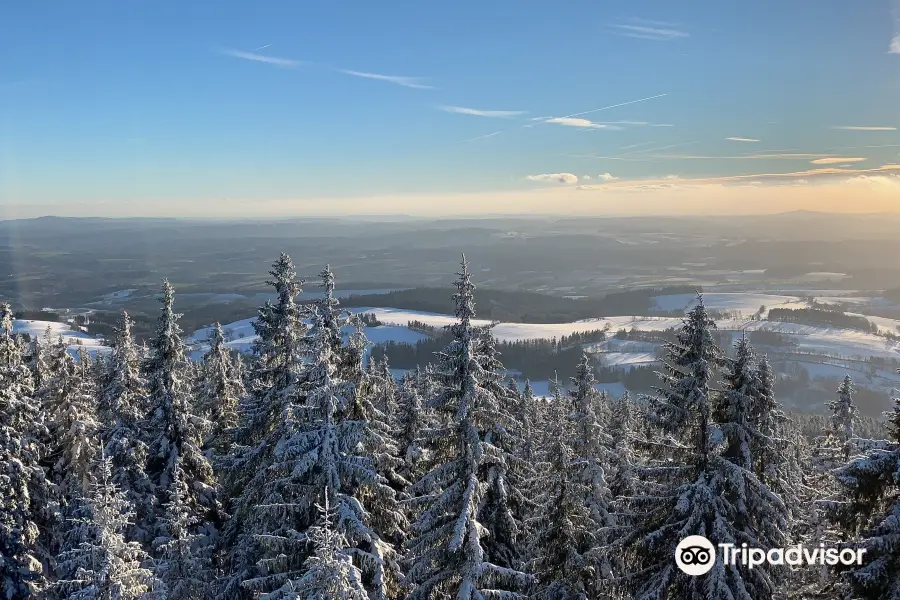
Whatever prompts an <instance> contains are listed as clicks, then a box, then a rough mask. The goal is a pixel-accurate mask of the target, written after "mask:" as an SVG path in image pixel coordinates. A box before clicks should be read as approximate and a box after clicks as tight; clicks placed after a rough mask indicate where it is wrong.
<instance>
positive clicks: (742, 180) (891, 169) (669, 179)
mask: <svg viewBox="0 0 900 600" xmlns="http://www.w3.org/2000/svg"><path fill="white" fill-rule="evenodd" d="M897 174H900V164H897V165H883V166H881V167H874V168H871V169H858V170H853V169H842V168H836V167H821V168H817V169H809V170H806V171H795V172H791V173H757V174H753V175H723V176H719V177H699V178H681V177H678V176H677V175H668V176H666V177H662V178H657V179H636V180H624V181H619V182H616V183H610V184H608V185H585V186H581V189H583V190H596V191H609V190H647V189H661V188H663V187H667V186H668V187H678V188H693V187H697V186H712V185H716V186H734V185H748V184H749V183H753V184H754V185H755V184H756V182H764V183H765V184H769V185H776V186H785V185H787V186H794V185H796V184H797V182H798V181H801V180H803V181H806V182H807V184H810V182H814V181H815V182H816V183H819V182H826V183H827V182H829V181H831V182H833V181H835V180H841V181H844V182H847V183H849V182H851V179H852V182H854V183H863V182H866V183H870V184H877V185H879V187H880V188H884V187H885V186H893V185H896V183H895V182H898V181H900V178H898V177H896V175H897ZM848 177H850V178H851V179H847V178H848ZM860 177H863V178H862V179H861V178H860ZM892 189H893V188H892Z"/></svg>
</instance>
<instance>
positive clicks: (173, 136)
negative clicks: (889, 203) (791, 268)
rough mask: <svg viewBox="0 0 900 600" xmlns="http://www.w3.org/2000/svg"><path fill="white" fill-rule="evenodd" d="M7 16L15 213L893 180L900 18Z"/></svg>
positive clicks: (836, 9)
mask: <svg viewBox="0 0 900 600" xmlns="http://www.w3.org/2000/svg"><path fill="white" fill-rule="evenodd" d="M0 23H3V25H0V27H2V35H0V205H2V206H4V207H6V209H7V211H9V210H12V209H10V207H18V208H17V210H18V211H19V212H22V211H23V210H25V208H23V207H29V206H31V207H44V206H55V207H57V208H58V209H59V210H62V211H65V210H67V207H68V210H70V211H75V210H76V208H77V207H86V206H94V208H93V209H91V210H93V211H94V212H96V211H97V210H98V209H97V208H96V207H97V206H100V205H101V204H102V205H103V206H106V207H108V208H109V207H111V206H115V207H116V211H117V214H118V213H122V214H126V213H129V211H131V212H134V213H135V214H139V213H141V211H145V212H146V210H147V206H146V205H147V204H148V203H154V204H156V205H157V206H164V205H165V206H168V207H169V208H167V209H166V210H170V211H172V212H178V209H179V207H182V208H183V204H184V203H185V202H193V203H196V204H198V205H200V206H205V207H209V206H211V205H214V204H215V203H216V202H232V203H235V202H241V203H243V204H242V206H243V207H244V208H242V209H241V210H243V211H244V212H246V213H247V214H254V206H262V204H263V203H266V202H271V201H275V200H277V201H279V202H282V204H281V205H282V206H283V205H284V204H283V203H284V202H286V201H288V200H290V199H295V200H297V201H298V202H299V201H305V202H306V203H307V204H306V205H305V206H309V202H311V201H312V200H313V199H315V200H317V201H318V202H319V204H320V205H321V204H329V205H333V210H332V212H335V213H342V212H351V211H359V210H365V207H366V206H367V204H366V202H364V199H366V198H371V199H372V201H371V202H370V203H369V204H370V205H371V207H372V208H371V210H368V211H367V212H390V211H391V210H393V209H392V207H391V206H390V202H389V201H387V202H386V201H385V198H393V197H403V198H407V201H406V204H404V206H406V205H409V204H410V202H411V201H409V200H408V198H409V197H411V196H416V197H421V198H423V200H422V202H426V203H427V202H431V203H432V204H434V203H437V202H438V200H436V199H437V198H444V199H445V201H446V199H447V198H451V197H454V196H452V195H453V194H462V195H467V194H468V195H471V194H475V195H479V194H480V195H482V196H480V197H481V198H482V200H484V199H487V198H489V195H490V194H492V193H495V194H508V193H510V192H518V191H521V192H523V193H530V192H532V191H534V190H535V189H538V188H541V189H543V188H545V187H553V188H566V190H567V192H566V193H570V194H571V193H574V192H573V191H572V190H575V189H577V188H582V191H585V190H586V189H587V188H592V187H593V188H598V187H600V186H602V185H607V186H611V188H612V187H615V186H619V187H628V186H630V187H636V186H641V187H642V188H644V189H645V191H646V192H647V193H649V192H650V191H651V190H650V185H651V184H648V182H654V181H655V182H659V181H669V182H672V181H692V182H695V183H696V184H697V185H700V184H710V185H712V184H715V185H720V184H722V183H723V182H725V183H727V185H732V184H733V183H734V182H735V181H738V182H754V183H755V182H756V181H757V178H756V176H757V175H758V176H759V178H758V179H759V180H760V181H765V182H768V181H769V180H770V179H771V180H774V181H777V182H783V181H784V179H783V178H777V177H775V178H770V177H769V176H773V175H774V176H777V175H780V174H788V173H794V174H797V175H795V176H793V177H791V178H789V179H790V181H791V183H794V182H795V181H800V180H802V181H804V182H818V181H820V180H821V181H824V180H826V179H827V180H828V182H829V185H836V184H835V180H836V179H840V181H844V180H845V179H847V178H851V177H852V178H856V177H866V178H871V177H876V178H882V179H879V180H878V181H879V183H878V184H873V186H874V187H877V188H878V189H879V190H880V192H881V193H884V192H885V190H884V189H882V188H884V187H887V188H890V187H891V186H890V184H894V185H896V184H897V181H898V180H897V179H896V178H895V177H894V176H895V175H896V174H897V173H900V170H898V169H893V166H895V165H897V164H898V163H900V157H898V152H900V133H898V131H897V128H898V127H900V109H898V108H897V107H900V5H898V4H897V3H894V4H892V3H891V2H890V1H882V0H872V1H871V2H869V1H866V2H859V1H853V0H791V1H789V2H785V1H784V0H761V1H757V2H747V3H740V4H738V3H732V2H719V1H703V2H700V1H693V2H672V1H671V0H667V1H640V2H635V1H633V0H632V1H606V2H591V1H578V2H561V3H547V2H536V1H527V2H521V0H519V1H508V0H499V1H494V2H469V1H464V2H455V3H432V2H421V1H418V2H407V1H402V2H382V3H372V2H359V1H353V2H331V3H325V2H319V3H307V2H295V1H286V0H279V1H256V2H247V1H235V0H217V1H215V2H213V1H207V0H191V1H190V2H184V1H183V0H182V1H172V0H157V1H152V2H151V1H149V0H142V1H137V0H105V1H97V0H84V1H81V2H8V3H5V4H4V6H3V7H2V8H0ZM615 105H621V106H615ZM611 106H612V107H613V108H608V109H606V110H597V109H602V108H605V107H611ZM589 111H590V112H589ZM581 113H584V114H581ZM728 138H734V139H728ZM749 140H757V141H749ZM822 170H827V172H822V173H820V172H817V171H822ZM835 170H838V171H840V172H839V173H832V172H831V171H835ZM601 176H602V177H601ZM735 176H739V177H742V176H746V177H745V178H739V179H737V180H734V179H729V178H733V177H735ZM676 177H677V180H676ZM636 182H637V183H636ZM870 183H871V182H870ZM667 185H669V186H671V185H674V184H671V183H670V184H667ZM779 185H780V183H779ZM853 189H856V190H859V189H860V188H859V187H856V188H853ZM867 189H868V188H867ZM888 191H893V190H890V189H889V190H888ZM896 192H897V194H898V196H900V186H897V190H896ZM556 193H559V192H556ZM566 197H568V196H566ZM723 197H725V196H723ZM347 198H352V199H354V202H353V203H346V202H344V203H343V204H342V202H343V200H340V199H347ZM560 198H562V196H560ZM725 198H726V200H727V197H725ZM329 199H335V201H334V202H331V203H329ZM339 200H340V201H339ZM442 202H443V201H442ZM104 203H105V204H104ZM479 203H480V204H485V206H488V205H490V204H491V203H490V202H486V203H485V202H481V201H480V202H479ZM399 206H400V205H399V204H398V207H399ZM351 207H352V208H351ZM606 208H609V207H608V206H604V207H602V208H598V209H597V210H598V211H599V212H603V211H604V210H605V209H606ZM35 210H38V209H37V208H35ZM298 210H299V209H298ZM317 210H319V212H327V211H325V210H324V209H323V208H322V206H319V207H318V209H317ZM397 210H398V211H399V210H400V209H399V208H397ZM485 210H487V208H485ZM26 212H27V211H26ZM238 212H240V211H238ZM451 212H452V211H451Z"/></svg>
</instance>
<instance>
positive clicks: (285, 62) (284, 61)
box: [221, 48, 304, 68]
mask: <svg viewBox="0 0 900 600" xmlns="http://www.w3.org/2000/svg"><path fill="white" fill-rule="evenodd" d="M221 52H222V54H226V55H228V56H233V57H235V58H242V59H244V60H252V61H255V62H261V63H268V64H270V65H276V66H278V67H286V68H295V67H299V66H300V65H302V64H304V63H303V61H301V60H293V59H290V58H279V57H277V56H266V55H264V54H256V53H255V52H243V51H241V50H231V49H228V48H226V49H224V50H222V51H221Z"/></svg>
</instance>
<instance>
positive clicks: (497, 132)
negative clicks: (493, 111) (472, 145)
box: [456, 131, 503, 144]
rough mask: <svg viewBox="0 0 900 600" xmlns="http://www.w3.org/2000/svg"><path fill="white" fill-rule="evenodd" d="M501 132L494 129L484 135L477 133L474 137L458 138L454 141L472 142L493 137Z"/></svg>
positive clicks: (461, 142)
mask: <svg viewBox="0 0 900 600" xmlns="http://www.w3.org/2000/svg"><path fill="white" fill-rule="evenodd" d="M501 133H503V132H502V131H495V132H494V133H488V134H486V135H477V136H475V137H471V138H467V139H464V140H460V141H458V142H456V143H457V144H465V143H466V142H474V141H475V140H483V139H485V138H489V137H494V136H495V135H500V134H501Z"/></svg>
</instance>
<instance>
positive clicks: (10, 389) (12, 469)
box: [0, 304, 52, 600]
mask: <svg viewBox="0 0 900 600" xmlns="http://www.w3.org/2000/svg"><path fill="white" fill-rule="evenodd" d="M33 393H34V388H33V381H32V376H31V373H30V372H29V370H28V367H26V366H25V364H24V363H23V362H22V356H21V351H20V346H19V343H18V341H17V340H16V338H15V335H14V334H13V320H12V309H11V308H10V306H9V304H3V305H0V599H2V600H26V599H29V598H33V597H34V592H35V591H36V590H39V589H40V588H41V587H42V586H43V583H44V566H43V565H45V564H46V563H47V562H48V561H49V556H48V554H49V552H48V547H47V546H48V542H47V541H46V540H45V539H42V536H41V535H40V532H39V529H38V527H39V525H42V524H44V523H47V522H48V521H49V520H50V519H52V515H51V514H49V513H50V505H51V501H50V483H49V482H48V481H47V479H46V476H45V473H44V470H43V469H42V468H41V466H40V463H39V460H40V456H41V446H40V440H41V439H42V438H43V437H44V435H45V431H43V428H42V419H41V412H40V410H39V408H38V404H37V402H36V401H35V400H34V398H33V397H32V394H33Z"/></svg>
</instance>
